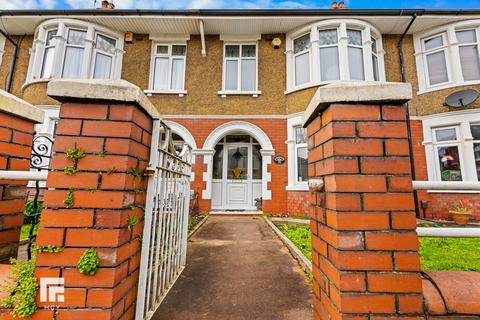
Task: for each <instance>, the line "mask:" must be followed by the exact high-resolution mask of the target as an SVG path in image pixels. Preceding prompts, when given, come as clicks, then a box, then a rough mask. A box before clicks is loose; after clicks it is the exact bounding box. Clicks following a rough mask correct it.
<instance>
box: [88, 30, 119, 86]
mask: <svg viewBox="0 0 480 320" xmlns="http://www.w3.org/2000/svg"><path fill="white" fill-rule="evenodd" d="M99 36H104V37H106V38H110V39H114V40H115V46H116V45H117V42H116V41H117V39H115V38H113V37H111V36H109V35H107V34H105V33H103V32H95V36H94V39H95V40H94V43H93V53H92V54H93V55H92V66H91V67H90V78H92V79H93V75H94V74H95V63H96V62H97V53H100V54H103V55H106V56H109V57H111V58H112V68H111V69H110V79H111V78H112V75H113V73H114V69H115V54H111V53H110V52H106V51H103V50H100V49H98V48H97V47H96V41H97V38H98V37H99Z"/></svg>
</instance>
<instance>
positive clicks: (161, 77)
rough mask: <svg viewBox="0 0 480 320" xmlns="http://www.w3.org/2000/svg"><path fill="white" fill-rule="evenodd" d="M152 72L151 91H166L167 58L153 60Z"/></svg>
mask: <svg viewBox="0 0 480 320" xmlns="http://www.w3.org/2000/svg"><path fill="white" fill-rule="evenodd" d="M153 72H154V76H153V90H155V91H160V90H166V89H168V72H169V71H168V58H155V70H154V71H153Z"/></svg>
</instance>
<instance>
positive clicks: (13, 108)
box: [0, 90, 44, 123]
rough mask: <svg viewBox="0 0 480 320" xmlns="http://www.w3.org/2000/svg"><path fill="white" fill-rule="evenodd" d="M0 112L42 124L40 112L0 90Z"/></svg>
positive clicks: (41, 112)
mask: <svg viewBox="0 0 480 320" xmlns="http://www.w3.org/2000/svg"><path fill="white" fill-rule="evenodd" d="M0 111H1V112H5V113H8V114H11V115H14V116H17V117H19V118H23V119H26V120H29V121H32V122H34V123H42V122H43V117H44V112H43V111H42V110H40V109H39V108H37V107H35V106H34V105H31V104H30V103H28V102H26V101H24V100H22V99H20V98H19V97H16V96H14V95H13V94H11V93H8V92H6V91H4V90H0Z"/></svg>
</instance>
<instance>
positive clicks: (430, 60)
mask: <svg viewBox="0 0 480 320" xmlns="http://www.w3.org/2000/svg"><path fill="white" fill-rule="evenodd" d="M427 68H428V78H429V80H430V84H438V83H444V82H447V81H448V74H447V61H446V60H445V52H443V51H440V52H435V53H431V54H428V55H427Z"/></svg>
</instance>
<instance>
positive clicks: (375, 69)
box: [372, 54, 380, 81]
mask: <svg viewBox="0 0 480 320" xmlns="http://www.w3.org/2000/svg"><path fill="white" fill-rule="evenodd" d="M372 66H373V80H375V81H380V77H379V75H378V58H377V57H376V56H374V55H373V54H372Z"/></svg>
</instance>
